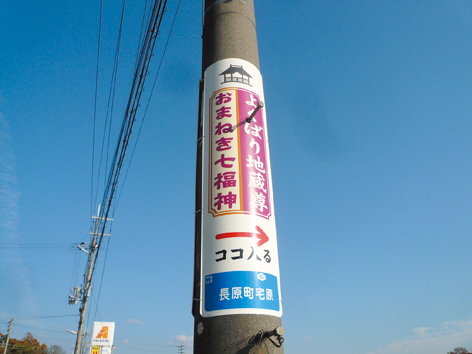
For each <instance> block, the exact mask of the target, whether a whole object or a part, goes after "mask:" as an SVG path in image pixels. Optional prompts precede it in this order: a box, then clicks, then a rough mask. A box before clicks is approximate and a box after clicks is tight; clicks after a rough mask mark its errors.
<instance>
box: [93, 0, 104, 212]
mask: <svg viewBox="0 0 472 354" xmlns="http://www.w3.org/2000/svg"><path fill="white" fill-rule="evenodd" d="M102 14H103V0H101V1H100V20H99V24H98V43H97V66H96V72H95V99H94V101H95V102H94V108H93V139H92V174H91V182H90V213H91V214H93V167H94V162H95V127H96V120H97V102H98V69H99V65H100V41H101V37H102Z"/></svg>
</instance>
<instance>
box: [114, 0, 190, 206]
mask: <svg viewBox="0 0 472 354" xmlns="http://www.w3.org/2000/svg"><path fill="white" fill-rule="evenodd" d="M181 2H182V0H179V3H178V5H177V9H176V11H175V15H174V19H173V21H172V25H171V27H170V31H169V35H168V36H167V41H166V45H165V46H164V50H163V53H162V56H161V61H160V62H159V67H158V69H157V72H156V76H155V77H154V83H153V85H152V88H151V93H150V94H149V98H148V101H147V104H146V109H145V110H144V114H143V118H142V120H141V124H140V126H139V130H138V134H137V137H136V140H135V143H134V147H133V152H132V153H131V157H130V161H129V164H128V168H127V169H126V173H125V176H124V178H123V183H122V185H121V190H120V194H119V195H118V198H117V200H116V204H115V209H114V210H113V214H112V215H114V214H115V210H116V207H117V205H118V202H119V200H120V198H121V194H122V193H123V188H124V185H125V182H126V179H127V177H128V172H129V169H130V167H131V162H132V161H133V157H134V153H135V152H136V146H137V145H138V140H139V137H140V135H141V130H142V128H143V124H144V120H145V118H146V114H147V111H148V108H149V104H150V102H151V98H152V94H153V92H154V88H155V86H156V83H157V78H158V76H159V73H160V72H161V67H162V63H163V61H164V57H165V55H166V52H167V47H168V45H169V42H170V37H171V36H172V31H173V30H174V25H175V21H176V19H177V15H178V13H179V9H180V4H181Z"/></svg>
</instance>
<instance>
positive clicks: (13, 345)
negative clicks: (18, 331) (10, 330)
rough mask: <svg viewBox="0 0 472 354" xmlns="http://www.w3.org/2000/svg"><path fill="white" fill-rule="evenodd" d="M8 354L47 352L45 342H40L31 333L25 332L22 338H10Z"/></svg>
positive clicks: (41, 353)
mask: <svg viewBox="0 0 472 354" xmlns="http://www.w3.org/2000/svg"><path fill="white" fill-rule="evenodd" d="M7 353H8V354H48V347H47V345H46V344H41V343H39V341H38V340H37V339H36V338H34V337H33V335H32V334H31V333H29V332H28V333H26V336H25V337H24V338H23V339H19V340H18V339H15V338H10V343H8V351H7Z"/></svg>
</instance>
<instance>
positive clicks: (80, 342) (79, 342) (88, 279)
mask: <svg viewBox="0 0 472 354" xmlns="http://www.w3.org/2000/svg"><path fill="white" fill-rule="evenodd" d="M92 217H93V218H94V219H95V228H94V232H93V238H92V244H91V245H90V252H89V257H88V263H87V269H86V271H85V275H84V276H85V284H84V289H83V293H82V294H83V295H82V306H81V307H80V309H79V316H80V317H79V328H78V330H77V339H76V342H75V350H74V354H81V352H82V351H81V347H82V346H83V347H85V340H86V338H85V337H84V338H82V337H83V331H84V322H85V313H86V309H87V301H88V298H89V295H90V290H91V288H92V275H93V262H94V260H95V253H96V251H97V249H98V245H97V238H98V227H99V225H100V220H102V219H103V218H100V206H99V207H98V213H97V216H92ZM86 335H87V334H86V333H85V336H86Z"/></svg>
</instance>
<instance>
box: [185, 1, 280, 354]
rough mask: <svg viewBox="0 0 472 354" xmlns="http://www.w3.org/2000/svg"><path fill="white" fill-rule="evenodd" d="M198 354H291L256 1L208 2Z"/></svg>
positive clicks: (199, 175)
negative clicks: (286, 346)
mask: <svg viewBox="0 0 472 354" xmlns="http://www.w3.org/2000/svg"><path fill="white" fill-rule="evenodd" d="M199 102H200V103H199V123H198V140H197V172H196V202H195V211H196V212H195V266H194V289H193V304H192V314H193V316H194V318H195V327H194V353H196V354H221V353H225V354H236V353H237V354H243V353H248V354H249V353H275V354H281V353H283V345H282V343H283V337H282V335H283V328H282V327H281V316H282V298H281V293H280V276H279V265H278V250H277V236H276V230H275V213H274V204H273V198H272V196H273V193H272V177H271V171H270V157H269V144H268V138H267V124H266V115H265V109H264V93H263V85H262V76H261V75H260V71H259V54H258V48H257V35H256V24H255V14H254V3H253V0H205V12H204V28H203V57H202V80H201V81H200V100H199Z"/></svg>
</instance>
